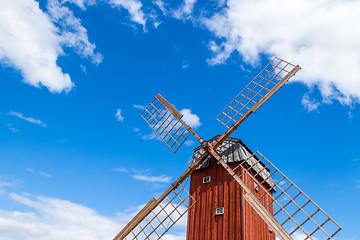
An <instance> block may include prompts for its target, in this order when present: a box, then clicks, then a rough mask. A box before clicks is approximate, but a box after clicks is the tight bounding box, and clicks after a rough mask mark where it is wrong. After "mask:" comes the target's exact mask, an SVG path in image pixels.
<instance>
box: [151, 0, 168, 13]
mask: <svg viewBox="0 0 360 240" xmlns="http://www.w3.org/2000/svg"><path fill="white" fill-rule="evenodd" d="M154 4H155V5H156V6H158V8H159V9H160V10H161V11H162V13H163V14H164V15H167V10H166V8H165V3H164V1H162V0H156V1H154Z"/></svg>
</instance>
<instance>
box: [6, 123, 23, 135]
mask: <svg viewBox="0 0 360 240" xmlns="http://www.w3.org/2000/svg"><path fill="white" fill-rule="evenodd" d="M6 126H8V127H9V130H10V132H12V133H17V132H20V130H19V129H16V128H14V127H12V125H11V123H7V124H6Z"/></svg>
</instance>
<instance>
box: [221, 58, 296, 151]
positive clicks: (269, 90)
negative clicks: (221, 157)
mask: <svg viewBox="0 0 360 240" xmlns="http://www.w3.org/2000/svg"><path fill="white" fill-rule="evenodd" d="M300 69H301V68H300V67H299V66H298V65H297V66H295V65H293V64H291V63H289V62H286V61H284V60H282V59H280V58H277V57H275V58H274V59H273V60H272V61H271V62H270V63H269V64H268V65H267V66H266V67H265V68H264V69H263V70H261V72H260V73H259V74H258V75H257V76H256V77H255V78H254V79H253V80H252V81H251V82H250V83H249V84H248V85H247V86H246V87H245V88H244V89H243V90H242V91H241V92H240V93H239V94H238V95H237V96H236V97H235V98H234V99H233V100H232V101H231V102H230V104H229V105H227V106H226V107H225V108H224V110H223V111H222V112H221V113H220V114H219V115H218V116H217V117H216V119H217V120H218V121H219V122H221V123H222V124H223V125H225V126H226V127H227V128H228V130H227V131H226V132H225V133H224V134H223V135H222V136H221V137H220V138H219V139H218V142H217V143H215V144H214V148H217V147H218V146H219V145H220V144H221V143H222V142H223V141H225V139H226V138H227V137H229V136H230V135H231V134H232V133H233V132H234V131H235V130H236V129H237V128H238V127H239V125H240V124H241V123H242V122H243V121H245V119H246V118H248V117H249V116H250V115H251V114H252V113H255V112H256V110H257V109H259V108H260V107H261V106H262V105H263V104H264V103H265V102H266V101H267V100H269V98H270V97H271V96H272V95H274V94H275V93H276V92H277V91H278V90H279V89H280V88H281V87H282V86H283V85H284V84H285V83H286V82H287V81H289V80H290V78H291V77H293V76H294V75H295V73H297V71H299V70H300ZM231 124H232V125H231Z"/></svg>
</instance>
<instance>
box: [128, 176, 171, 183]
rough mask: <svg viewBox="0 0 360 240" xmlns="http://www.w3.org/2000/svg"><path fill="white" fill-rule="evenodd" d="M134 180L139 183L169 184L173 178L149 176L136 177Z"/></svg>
mask: <svg viewBox="0 0 360 240" xmlns="http://www.w3.org/2000/svg"><path fill="white" fill-rule="evenodd" d="M132 177H133V178H134V179H136V180H139V181H145V182H151V183H168V182H170V181H171V177H166V176H165V175H161V176H147V175H134V176H132Z"/></svg>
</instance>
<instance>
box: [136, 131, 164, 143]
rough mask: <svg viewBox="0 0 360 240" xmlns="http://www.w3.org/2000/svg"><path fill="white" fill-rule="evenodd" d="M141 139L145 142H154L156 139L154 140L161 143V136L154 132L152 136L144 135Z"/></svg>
mask: <svg viewBox="0 0 360 240" xmlns="http://www.w3.org/2000/svg"><path fill="white" fill-rule="evenodd" d="M141 138H142V139H144V140H153V139H154V140H158V141H161V139H160V138H159V136H158V135H157V134H156V133H154V132H152V133H150V134H146V135H143V136H142V137H141Z"/></svg>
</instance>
